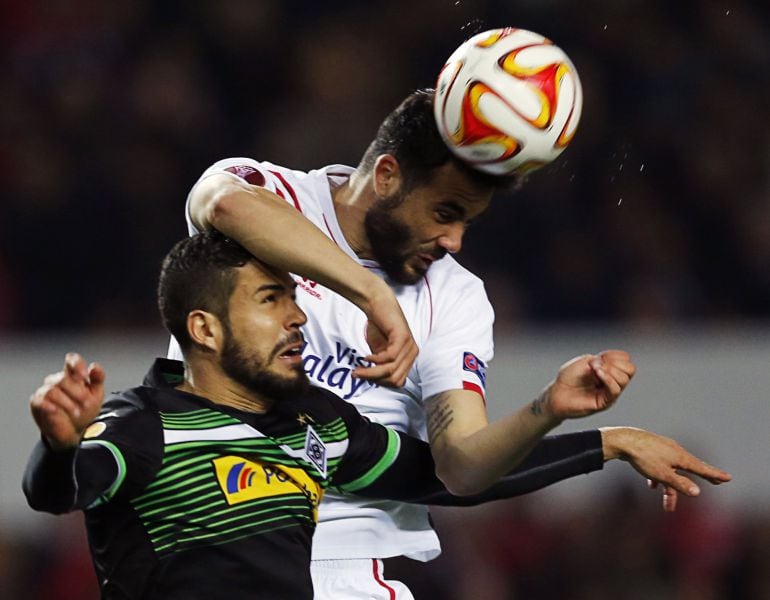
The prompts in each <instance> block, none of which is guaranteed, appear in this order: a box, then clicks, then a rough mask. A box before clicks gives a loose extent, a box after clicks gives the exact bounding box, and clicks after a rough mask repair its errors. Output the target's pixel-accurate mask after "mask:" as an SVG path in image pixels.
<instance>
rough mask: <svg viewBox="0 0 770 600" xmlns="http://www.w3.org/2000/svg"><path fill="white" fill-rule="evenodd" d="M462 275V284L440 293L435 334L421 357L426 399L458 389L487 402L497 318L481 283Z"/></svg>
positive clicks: (419, 367)
mask: <svg viewBox="0 0 770 600" xmlns="http://www.w3.org/2000/svg"><path fill="white" fill-rule="evenodd" d="M462 275H466V276H465V277H464V280H465V281H464V282H463V283H462V284H460V285H457V284H456V283H455V285H454V286H452V287H450V286H448V285H447V286H444V288H443V289H441V288H440V289H439V290H438V292H437V296H438V297H437V298H436V299H435V307H436V313H435V315H434V318H433V325H432V328H431V332H430V335H429V336H428V339H427V341H426V342H425V343H424V344H423V346H422V347H421V348H420V354H419V356H418V357H417V370H418V373H419V376H420V385H421V389H422V397H423V398H430V397H431V396H434V395H435V394H438V393H440V392H445V391H447V390H456V389H466V390H472V391H475V392H477V393H478V394H480V395H481V397H482V398H484V399H485V398H486V385H487V375H486V373H487V366H488V364H489V361H491V360H492V356H493V354H494V345H493V337H492V328H493V324H494V319H495V316H494V311H493V309H492V305H491V304H490V302H489V299H488V298H487V294H486V292H485V290H484V285H483V283H482V282H481V280H480V279H478V278H477V277H475V276H472V275H470V274H469V273H467V272H463V273H462ZM458 278H459V277H458Z"/></svg>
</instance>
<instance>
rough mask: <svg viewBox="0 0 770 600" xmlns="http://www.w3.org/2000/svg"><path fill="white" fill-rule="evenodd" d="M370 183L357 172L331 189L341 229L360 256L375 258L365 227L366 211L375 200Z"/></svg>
mask: <svg viewBox="0 0 770 600" xmlns="http://www.w3.org/2000/svg"><path fill="white" fill-rule="evenodd" d="M368 184H369V181H368V177H366V176H362V175H359V174H358V172H355V173H353V174H352V175H351V176H350V178H349V179H348V180H347V181H346V182H345V183H343V184H342V185H340V186H338V187H335V188H332V190H331V194H332V202H333V204H334V212H335V214H336V215H337V222H338V223H339V225H340V230H342V234H343V235H344V236H345V240H346V241H347V243H348V245H349V246H350V247H351V249H352V250H353V252H355V253H356V256H358V257H359V258H374V257H373V256H372V252H371V249H370V247H369V240H368V238H367V237H366V229H365V228H364V218H365V217H366V211H367V210H369V207H370V206H371V204H372V202H373V200H374V199H373V197H370V194H369V193H368V190H369V185H368Z"/></svg>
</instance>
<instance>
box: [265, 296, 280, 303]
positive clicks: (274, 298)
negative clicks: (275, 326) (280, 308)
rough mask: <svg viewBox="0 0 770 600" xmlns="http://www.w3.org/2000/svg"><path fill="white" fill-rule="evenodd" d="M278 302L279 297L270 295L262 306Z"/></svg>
mask: <svg viewBox="0 0 770 600" xmlns="http://www.w3.org/2000/svg"><path fill="white" fill-rule="evenodd" d="M276 300H278V296H277V295H276V294H268V295H267V296H264V297H263V298H262V304H270V303H272V302H275V301H276Z"/></svg>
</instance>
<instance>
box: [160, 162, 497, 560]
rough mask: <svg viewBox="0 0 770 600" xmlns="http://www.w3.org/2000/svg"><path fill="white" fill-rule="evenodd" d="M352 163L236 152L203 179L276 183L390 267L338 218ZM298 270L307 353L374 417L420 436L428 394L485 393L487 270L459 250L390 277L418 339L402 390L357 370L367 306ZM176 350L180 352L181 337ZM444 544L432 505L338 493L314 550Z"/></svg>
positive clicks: (316, 554) (427, 552)
mask: <svg viewBox="0 0 770 600" xmlns="http://www.w3.org/2000/svg"><path fill="white" fill-rule="evenodd" d="M352 172H353V169H352V168H350V167H346V166H342V165H332V166H328V167H325V168H323V169H319V170H314V171H310V172H308V173H305V172H301V171H294V170H291V169H286V168H284V167H279V166H277V165H273V164H271V163H268V162H258V161H255V160H253V159H249V158H229V159H225V160H222V161H219V162H217V163H215V164H214V165H212V166H211V167H210V168H209V169H207V170H206V172H205V173H204V174H203V175H202V176H201V179H203V178H205V177H208V176H210V175H212V174H215V173H229V174H230V175H231V176H233V177H239V178H241V179H244V180H246V181H247V182H249V183H251V184H254V185H259V186H263V187H265V188H267V189H269V190H271V191H273V192H275V193H277V194H278V195H279V196H281V197H282V198H284V199H285V200H286V201H287V202H288V203H289V204H291V205H293V206H294V207H295V208H296V209H297V210H299V211H300V212H301V213H302V214H303V215H304V216H305V217H307V218H308V219H309V220H310V221H312V222H313V223H314V224H315V225H316V226H317V227H318V228H319V229H320V230H321V231H323V232H324V233H325V234H326V235H327V236H328V237H330V238H331V239H332V240H333V241H334V242H335V243H336V244H337V245H338V246H339V247H340V248H341V249H342V250H343V251H345V252H346V253H347V254H348V255H349V256H351V257H352V258H353V259H354V260H356V261H357V262H358V263H359V264H362V265H363V266H365V267H367V268H369V269H372V270H373V271H375V272H377V273H378V274H380V275H381V276H382V277H385V275H384V274H383V273H382V272H381V271H380V269H379V267H378V265H377V264H376V263H375V262H372V261H367V260H360V259H358V258H357V257H356V255H355V253H354V252H353V251H352V250H351V248H350V246H348V243H347V241H346V240H345V237H344V236H343V234H342V231H341V230H340V227H339V223H338V221H337V217H336V214H335V211H334V205H333V202H332V195H331V190H332V189H333V188H334V187H335V186H337V185H340V184H341V183H343V182H344V181H345V180H346V179H347V178H348V177H349V176H350V174H351V173H352ZM199 181H200V180H199ZM185 212H186V215H187V223H188V228H189V232H190V234H191V235H193V234H195V233H198V231H197V229H196V228H195V227H194V225H193V224H192V222H191V221H190V217H189V210H187V209H186V210H185ZM298 243H301V240H298ZM294 279H295V281H296V282H297V288H298V289H297V302H298V304H299V305H300V306H301V308H302V310H304V311H305V313H307V315H308V322H307V325H305V326H304V327H303V332H304V334H305V339H306V341H307V344H306V346H305V348H304V350H303V359H304V365H305V371H306V373H307V374H308V376H309V378H310V380H311V382H312V383H313V384H314V385H319V386H321V387H324V388H326V389H328V390H331V391H332V392H334V393H336V394H337V395H339V396H340V397H342V398H344V399H345V400H347V401H348V402H351V403H353V404H354V405H355V406H356V407H357V408H358V410H359V411H360V412H361V413H362V414H364V415H366V416H367V417H369V418H370V419H372V420H373V421H376V422H379V423H382V424H384V425H387V426H389V427H393V428H394V429H397V430H399V431H403V432H406V433H408V434H410V435H414V436H417V437H420V438H422V439H426V431H425V413H424V407H423V400H424V399H426V398H429V397H431V396H433V395H435V394H437V393H439V392H443V391H447V390H452V389H470V390H474V391H477V392H478V393H479V394H481V395H482V397H483V396H484V393H485V388H486V365H487V364H488V363H489V361H490V360H491V359H492V354H493V345H492V324H493V321H494V313H493V311H492V307H491V305H490V303H489V300H488V299H487V295H486V292H485V291H484V286H483V283H482V282H481V280H480V279H479V278H478V277H476V276H475V275H473V274H472V273H470V272H469V271H467V270H466V269H465V268H463V267H462V266H460V265H459V264H458V263H457V262H456V261H455V260H454V258H452V257H451V256H449V255H447V256H445V257H444V258H442V259H441V260H438V261H436V262H435V263H433V265H432V266H431V268H430V270H429V272H428V273H427V275H426V276H425V277H423V278H422V279H421V280H420V281H419V282H418V283H417V284H415V285H411V286H404V285H395V284H391V287H392V289H393V291H394V292H395V294H396V297H397V298H398V301H399V304H400V305H401V308H402V310H403V312H404V315H405V316H406V319H407V321H408V323H409V326H410V327H411V330H412V334H413V336H414V338H415V340H416V341H417V344H418V346H419V348H420V354H419V356H418V357H417V360H416V361H415V364H414V365H413V367H412V369H411V371H410V372H409V376H408V378H407V382H406V385H405V386H404V387H403V388H401V389H398V390H392V389H388V388H384V387H380V386H376V385H372V384H370V383H368V382H366V381H363V380H357V379H353V378H352V377H351V371H352V370H353V369H354V368H355V367H356V366H358V365H362V364H367V363H366V361H365V360H364V357H365V356H367V355H368V354H369V353H370V350H369V347H368V346H367V344H366V339H365V330H366V316H365V315H364V313H363V312H361V311H360V310H359V309H358V308H357V307H356V306H355V305H353V304H352V303H351V302H349V301H348V300H346V299H345V298H343V297H341V296H339V295H338V294H335V293H334V292H332V291H330V290H328V289H327V288H325V287H323V286H322V285H320V284H318V283H316V282H313V281H309V280H306V279H304V278H302V277H298V276H294ZM169 353H170V355H171V356H172V357H176V358H179V357H181V355H180V353H179V350H178V347H177V346H176V343H175V342H173V340H172V345H171V349H170V350H169ZM440 551H441V550H440V545H439V541H438V538H437V536H436V534H435V532H434V531H433V529H432V527H431V526H430V523H429V521H428V511H427V508H426V507H423V506H416V505H411V504H405V503H400V502H388V501H372V500H361V499H357V498H355V497H352V496H339V495H335V494H332V493H328V494H327V495H326V496H325V497H324V500H323V502H322V503H321V507H320V511H319V523H318V528H317V530H316V533H315V536H314V540H313V558H314V559H346V558H386V557H389V556H401V555H403V556H409V557H411V558H415V559H417V560H430V559H431V558H434V557H435V556H437V555H438V554H439V553H440Z"/></svg>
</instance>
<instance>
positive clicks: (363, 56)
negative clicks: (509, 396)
mask: <svg viewBox="0 0 770 600" xmlns="http://www.w3.org/2000/svg"><path fill="white" fill-rule="evenodd" d="M768 6H769V5H768V4H767V3H764V2H758V1H756V2H749V1H748V0H735V1H731V2H727V3H725V2H713V1H711V0H709V1H705V2H703V1H696V0H683V1H681V2H677V3H662V2H660V3H658V2H652V3H651V2H642V1H633V0H626V1H623V2H606V1H600V0H590V1H587V2H581V3H574V2H566V1H564V2H562V1H557V0H553V1H549V2H534V1H518V2H515V1H507V2H501V1H497V0H457V1H455V0H424V1H421V2H411V3H408V2H405V1H403V0H393V1H388V2H372V3H360V2H354V1H352V0H349V1H344V2H340V1H337V2H326V3H311V2H301V1H298V0H260V1H259V2H252V1H250V0H227V1H222V2H213V1H211V2H181V1H178V0H177V1H165V2H151V1H149V0H141V1H139V0H132V1H130V2H115V3H109V2H106V3H102V2H95V1H93V0H78V1H74V2H73V1H67V2H64V1H62V0H46V1H43V0H33V1H30V2H25V3H17V4H15V5H9V6H8V7H6V9H5V10H4V13H5V14H4V17H3V19H2V24H0V45H2V46H1V47H2V64H3V68H2V71H1V73H2V74H1V75H0V77H2V81H1V82H0V107H2V110H1V111H0V131H2V138H1V141H0V177H1V178H2V191H3V201H2V203H0V331H6V332H13V331H25V330H29V329H77V330H82V329H84V328H85V329H101V328H112V329H121V328H125V327H132V328H133V327H136V326H150V327H154V326H156V325H157V323H158V321H157V319H156V317H155V311H154V298H153V288H154V280H155V276H156V271H157V268H158V262H159V260H160V258H161V257H162V256H163V254H164V253H165V251H166V250H167V249H168V248H169V247H170V245H171V244H172V243H173V242H174V241H175V240H176V239H178V238H179V237H180V236H182V235H184V234H185V227H184V220H183V216H182V207H183V204H184V200H185V196H186V193H187V191H188V189H189V188H190V186H191V184H192V183H193V182H194V181H195V179H196V178H197V176H198V175H199V174H200V172H202V170H203V169H204V168H205V167H206V166H208V165H209V164H210V163H211V162H213V161H214V160H217V159H219V158H222V157H225V156H236V155H247V156H253V157H257V158H260V159H267V160H271V161H273V162H277V163H279V164H285V165H288V166H294V167H297V168H312V167H314V166H321V165H324V164H327V163H329V162H345V163H353V164H355V163H356V162H357V160H358V158H359V156H360V154H361V152H362V151H363V149H364V148H365V146H366V144H367V143H368V141H369V139H370V138H371V136H372V135H373V133H374V131H375V129H376V127H377V125H378V124H379V122H380V120H381V119H382V117H383V116H384V115H385V114H387V112H389V111H390V110H391V109H392V108H393V107H394V106H395V105H396V104H397V103H398V101H399V100H400V99H401V98H402V97H403V96H405V95H406V94H407V93H408V92H409V91H410V90H412V89H414V88H417V87H424V86H431V85H432V84H433V83H434V81H435V77H436V74H437V73H438V70H439V69H440V67H441V65H442V64H443V62H444V60H445V59H446V58H447V56H448V55H449V54H450V53H451V51H452V50H453V49H454V48H455V47H456V46H457V45H458V44H459V43H460V42H461V41H462V40H463V39H465V38H466V37H468V36H469V35H471V34H472V33H475V32H477V31H481V30H484V29H487V28H492V27H496V26H503V25H510V24H513V25H517V26H521V27H524V28H528V29H533V30H535V31H539V32H542V33H545V34H547V35H548V36H550V37H551V38H552V39H554V40H555V41H556V43H558V44H559V45H560V46H562V47H563V48H564V49H565V50H566V51H567V52H568V54H570V55H571V56H572V58H573V60H574V62H575V64H576V65H577V67H578V70H579V73H580V75H581V78H582V80H583V87H584V89H585V95H586V102H585V107H584V112H583V119H582V124H581V127H580V129H579V131H578V135H577V138H576V140H575V142H574V143H573V145H572V147H571V148H569V149H568V150H567V152H566V153H565V154H564V155H563V156H562V157H561V158H560V159H559V160H558V161H557V162H556V163H555V164H554V165H552V166H551V167H549V168H546V169H545V170H543V171H542V172H539V173H535V174H533V175H532V176H531V177H530V181H529V182H528V183H527V185H525V186H524V188H523V189H522V190H521V191H519V192H518V193H517V194H515V195H514V196H513V197H511V198H499V199H498V200H497V202H495V204H494V206H493V207H492V209H491V214H490V215H487V216H486V217H485V218H482V219H480V220H479V221H478V222H477V223H475V224H474V225H473V230H472V231H471V232H470V234H469V236H468V239H467V242H466V248H465V249H464V251H463V261H464V262H465V263H466V264H467V265H468V266H470V267H472V268H473V269H475V270H476V271H477V272H480V273H482V274H484V275H485V279H486V281H487V283H488V287H489V289H490V294H491V295H492V298H493V301H494V303H495V305H496V308H497V310H498V313H499V321H500V325H501V326H503V327H504V326H505V325H506V324H511V323H516V322H520V321H529V322H544V321H545V322H553V321H564V320H567V321H571V320H581V321H584V320H597V319H601V320H613V321H623V322H625V321H628V322H632V323H633V322H638V321H645V322H653V323H664V324H665V323H670V322H671V321H676V320H702V319H717V320H731V319H744V318H750V317H767V316H768V315H770V269H768V267H767V265H768V264H769V261H770V202H768V199H769V197H770V176H769V175H768V173H770V141H769V140H770V113H768V111H767V110H766V107H767V106H768V105H769V104H770V8H768Z"/></svg>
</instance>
